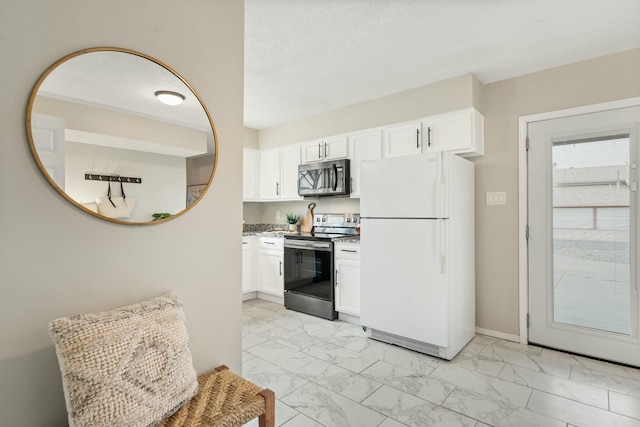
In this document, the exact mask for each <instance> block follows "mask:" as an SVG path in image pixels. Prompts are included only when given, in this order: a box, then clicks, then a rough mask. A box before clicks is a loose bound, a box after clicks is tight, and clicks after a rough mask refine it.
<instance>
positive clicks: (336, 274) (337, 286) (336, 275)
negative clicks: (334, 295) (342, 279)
mask: <svg viewBox="0 0 640 427" xmlns="http://www.w3.org/2000/svg"><path fill="white" fill-rule="evenodd" d="M338 273H339V272H338V270H336V288H337V287H338Z"/></svg>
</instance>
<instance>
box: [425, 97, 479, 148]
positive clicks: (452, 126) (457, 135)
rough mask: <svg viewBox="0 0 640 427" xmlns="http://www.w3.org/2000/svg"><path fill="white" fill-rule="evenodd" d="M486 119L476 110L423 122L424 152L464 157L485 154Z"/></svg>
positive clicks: (436, 117) (441, 116)
mask: <svg viewBox="0 0 640 427" xmlns="http://www.w3.org/2000/svg"><path fill="white" fill-rule="evenodd" d="M483 133H484V119H483V117H482V115H481V114H480V113H479V112H478V111H476V110H475V109H474V108H467V109H464V110H460V111H454V112H452V113H447V114H441V115H438V116H433V117H428V118H426V119H424V120H423V121H422V140H423V143H424V152H432V151H449V152H451V153H456V154H460V155H462V156H465V155H466V156H480V155H482V154H484V138H483Z"/></svg>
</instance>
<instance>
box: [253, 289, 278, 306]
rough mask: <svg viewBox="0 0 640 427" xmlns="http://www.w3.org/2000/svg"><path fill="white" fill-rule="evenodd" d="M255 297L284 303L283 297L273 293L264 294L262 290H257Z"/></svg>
mask: <svg viewBox="0 0 640 427" xmlns="http://www.w3.org/2000/svg"><path fill="white" fill-rule="evenodd" d="M256 298H258V299H263V300H265V301H271V302H273V303H276V304H282V305H284V297H277V296H275V295H270V294H265V293H264V292H260V291H258V292H256Z"/></svg>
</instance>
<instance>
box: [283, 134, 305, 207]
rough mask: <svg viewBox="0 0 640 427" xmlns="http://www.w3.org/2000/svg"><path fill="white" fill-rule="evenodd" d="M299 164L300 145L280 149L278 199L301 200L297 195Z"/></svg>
mask: <svg viewBox="0 0 640 427" xmlns="http://www.w3.org/2000/svg"><path fill="white" fill-rule="evenodd" d="M299 165H300V145H298V144H296V145H292V146H287V147H283V148H281V149H280V167H281V171H280V176H281V178H282V179H281V186H280V199H281V200H302V197H300V196H299V195H298V166H299Z"/></svg>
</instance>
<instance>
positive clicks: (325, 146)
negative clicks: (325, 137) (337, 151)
mask: <svg viewBox="0 0 640 427" xmlns="http://www.w3.org/2000/svg"><path fill="white" fill-rule="evenodd" d="M324 157H325V159H326V158H327V143H326V142H325V143H324Z"/></svg>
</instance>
